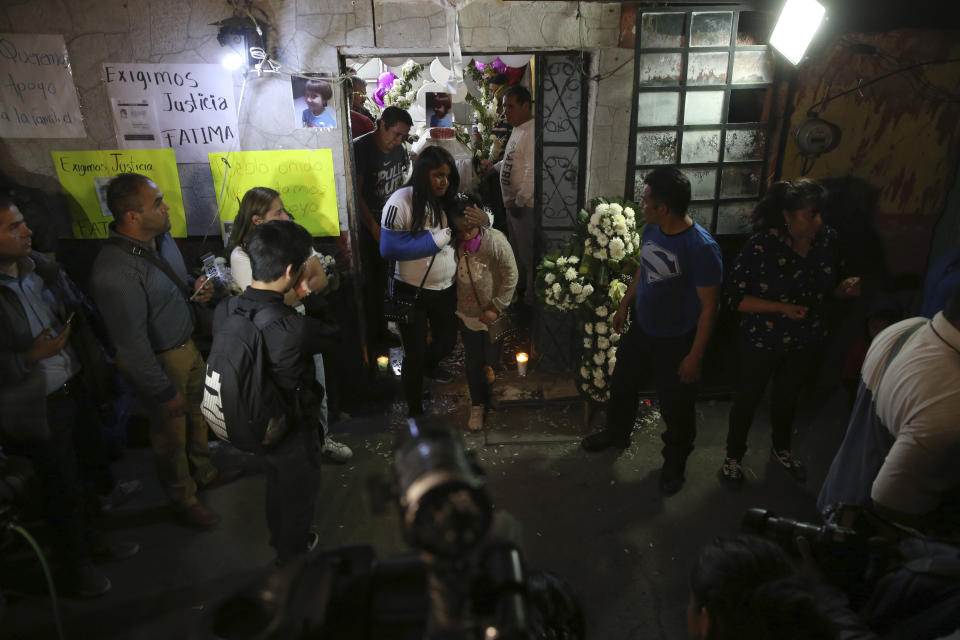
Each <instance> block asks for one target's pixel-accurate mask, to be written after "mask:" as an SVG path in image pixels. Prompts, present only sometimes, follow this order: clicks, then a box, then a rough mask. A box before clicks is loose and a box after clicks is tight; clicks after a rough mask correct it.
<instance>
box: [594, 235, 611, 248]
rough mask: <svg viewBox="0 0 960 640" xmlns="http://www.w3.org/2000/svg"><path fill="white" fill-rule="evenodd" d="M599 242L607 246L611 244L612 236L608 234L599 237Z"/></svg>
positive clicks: (602, 245)
mask: <svg viewBox="0 0 960 640" xmlns="http://www.w3.org/2000/svg"><path fill="white" fill-rule="evenodd" d="M597 244H599V245H600V246H601V247H605V246H607V245H608V244H610V238H608V237H607V236H600V237H599V238H597Z"/></svg>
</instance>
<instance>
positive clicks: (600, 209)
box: [593, 202, 610, 216]
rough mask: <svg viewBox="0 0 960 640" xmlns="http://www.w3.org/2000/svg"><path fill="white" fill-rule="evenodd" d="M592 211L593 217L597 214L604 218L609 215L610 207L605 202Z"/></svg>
mask: <svg viewBox="0 0 960 640" xmlns="http://www.w3.org/2000/svg"><path fill="white" fill-rule="evenodd" d="M593 211H594V215H597V214H599V215H601V216H605V215H607V214H608V213H610V205H608V204H607V203H605V202H601V203H600V204H598V205H597V208H596V209H594V210H593Z"/></svg>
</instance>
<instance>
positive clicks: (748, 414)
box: [727, 342, 818, 460]
mask: <svg viewBox="0 0 960 640" xmlns="http://www.w3.org/2000/svg"><path fill="white" fill-rule="evenodd" d="M817 355H818V350H817V349H816V348H809V349H798V350H796V351H786V352H782V353H776V352H771V351H761V350H759V349H754V348H753V347H751V346H749V345H747V344H744V343H743V342H741V344H740V379H739V382H738V384H737V395H736V397H735V398H734V400H733V407H731V409H730V426H729V429H728V431H727V457H729V458H736V459H737V460H740V459H742V458H743V454H744V453H746V451H747V433H748V432H749V431H750V424H751V423H752V422H753V414H754V413H755V412H756V410H757V407H758V406H759V405H760V401H761V400H763V392H764V391H765V390H766V388H767V381H769V380H770V379H771V378H772V379H773V392H772V393H773V395H772V398H771V403H770V404H771V406H770V424H771V425H772V427H773V448H774V449H776V450H777V451H781V450H783V449H786V450H789V449H790V440H791V435H792V430H793V417H794V415H795V414H796V412H797V400H798V398H799V397H800V389H801V387H802V386H803V384H804V383H806V382H807V381H808V380H809V379H810V376H811V374H812V373H813V365H814V363H815V362H816V361H817Z"/></svg>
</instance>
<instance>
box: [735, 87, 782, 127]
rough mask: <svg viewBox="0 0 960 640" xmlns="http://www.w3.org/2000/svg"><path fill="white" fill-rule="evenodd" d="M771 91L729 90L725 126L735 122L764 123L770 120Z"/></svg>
mask: <svg viewBox="0 0 960 640" xmlns="http://www.w3.org/2000/svg"><path fill="white" fill-rule="evenodd" d="M772 100H773V90H772V89H770V88H766V89H731V90H730V108H729V109H728V110H727V124H735V123H737V122H766V121H768V120H769V119H770V106H771V102H772Z"/></svg>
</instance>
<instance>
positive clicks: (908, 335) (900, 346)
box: [880, 321, 933, 378]
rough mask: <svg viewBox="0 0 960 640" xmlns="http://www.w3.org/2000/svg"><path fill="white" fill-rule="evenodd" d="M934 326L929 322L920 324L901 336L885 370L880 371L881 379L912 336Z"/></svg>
mask: <svg viewBox="0 0 960 640" xmlns="http://www.w3.org/2000/svg"><path fill="white" fill-rule="evenodd" d="M932 324H933V323H932V322H929V321H928V322H920V323H918V324H916V325H914V326H912V327H910V328H909V329H907V330H906V331H904V332H903V333H901V334H900V337H898V338H897V341H896V342H894V343H893V348H892V349H890V353H888V354H887V359H886V361H885V362H884V363H883V369H882V370H881V371H880V377H881V378H883V376H884V375H886V373H887V369H889V368H890V364H891V363H892V362H893V360H894V358H896V357H897V355H898V354H899V353H900V350H901V349H903V345H905V344H907V340H909V339H910V338H911V336H913V334H915V333H916V332H917V331H919V330H920V329H921V328H923V327H925V326H930V325H932Z"/></svg>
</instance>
